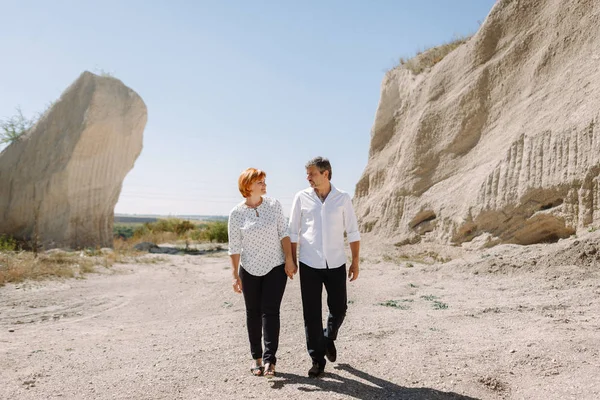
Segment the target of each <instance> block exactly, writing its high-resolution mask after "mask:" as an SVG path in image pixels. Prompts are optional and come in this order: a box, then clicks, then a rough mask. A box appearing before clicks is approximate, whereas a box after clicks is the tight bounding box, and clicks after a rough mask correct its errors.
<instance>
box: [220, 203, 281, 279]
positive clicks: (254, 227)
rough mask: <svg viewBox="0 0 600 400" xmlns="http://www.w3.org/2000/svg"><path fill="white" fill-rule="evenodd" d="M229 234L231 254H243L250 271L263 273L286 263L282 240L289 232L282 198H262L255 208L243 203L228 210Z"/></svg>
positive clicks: (247, 269)
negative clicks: (281, 201)
mask: <svg viewBox="0 0 600 400" xmlns="http://www.w3.org/2000/svg"><path fill="white" fill-rule="evenodd" d="M257 214H258V215H257ZM228 233H229V251H228V253H229V255H232V254H241V257H240V258H241V265H242V267H243V268H244V269H245V270H246V271H247V272H248V273H250V274H252V275H255V276H264V275H266V274H268V273H269V272H270V271H271V270H272V269H273V268H274V267H276V266H278V265H281V264H284V263H285V254H284V253H283V248H282V246H281V239H283V238H284V237H286V236H289V235H288V230H287V225H286V223H285V217H284V216H283V209H282V207H281V203H279V201H277V200H275V199H272V198H269V197H263V201H262V203H261V204H260V205H259V206H258V207H257V208H256V209H254V208H251V207H248V206H247V205H246V204H245V202H241V203H240V204H238V205H237V206H235V207H234V208H233V209H232V210H231V212H230V213H229V222H228Z"/></svg>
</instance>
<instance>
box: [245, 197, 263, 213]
mask: <svg viewBox="0 0 600 400" xmlns="http://www.w3.org/2000/svg"><path fill="white" fill-rule="evenodd" d="M262 201H263V199H262V197H261V198H260V201H259V202H258V204H257V205H256V206H255V207H252V206H251V205H250V204H248V203H246V207H248V208H251V209H253V210H254V212H255V213H256V216H257V217H260V215H258V207H260V205H261V204H262Z"/></svg>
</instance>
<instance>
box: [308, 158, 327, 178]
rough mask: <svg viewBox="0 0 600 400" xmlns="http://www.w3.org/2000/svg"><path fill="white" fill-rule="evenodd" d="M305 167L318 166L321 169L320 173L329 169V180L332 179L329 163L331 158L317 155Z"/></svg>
mask: <svg viewBox="0 0 600 400" xmlns="http://www.w3.org/2000/svg"><path fill="white" fill-rule="evenodd" d="M304 167H305V168H308V167H317V168H318V169H319V172H320V173H323V172H325V171H329V175H328V178H329V180H331V164H330V163H329V160H328V159H326V158H323V157H315V158H313V159H312V160H310V161H309V162H307V163H306V165H305V166H304Z"/></svg>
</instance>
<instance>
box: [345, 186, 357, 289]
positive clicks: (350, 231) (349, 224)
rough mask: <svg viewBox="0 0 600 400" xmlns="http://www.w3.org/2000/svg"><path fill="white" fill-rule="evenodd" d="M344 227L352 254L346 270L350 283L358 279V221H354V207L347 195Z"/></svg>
mask: <svg viewBox="0 0 600 400" xmlns="http://www.w3.org/2000/svg"><path fill="white" fill-rule="evenodd" d="M344 227H345V228H346V236H347V237H348V242H349V243H350V251H351V253H352V263H351V264H350V268H349V269H348V278H350V282H352V281H355V280H356V279H357V278H358V270H359V266H358V263H359V259H360V256H359V254H360V232H359V231H358V221H357V219H356V214H355V213H354V207H352V199H351V198H350V195H348V194H346V201H345V202H344Z"/></svg>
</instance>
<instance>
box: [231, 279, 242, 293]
mask: <svg viewBox="0 0 600 400" xmlns="http://www.w3.org/2000/svg"><path fill="white" fill-rule="evenodd" d="M233 291H234V292H236V293H242V280H241V279H240V277H239V276H238V277H234V278H233Z"/></svg>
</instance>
